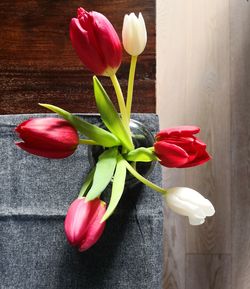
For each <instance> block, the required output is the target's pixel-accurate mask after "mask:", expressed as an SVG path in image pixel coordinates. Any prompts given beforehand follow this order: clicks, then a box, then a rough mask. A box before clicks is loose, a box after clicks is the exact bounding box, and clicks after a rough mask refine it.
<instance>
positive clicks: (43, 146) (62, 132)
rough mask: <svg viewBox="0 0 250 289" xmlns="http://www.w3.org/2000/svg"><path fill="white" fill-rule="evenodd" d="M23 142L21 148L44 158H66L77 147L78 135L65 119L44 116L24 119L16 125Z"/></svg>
mask: <svg viewBox="0 0 250 289" xmlns="http://www.w3.org/2000/svg"><path fill="white" fill-rule="evenodd" d="M16 132H17V133H18V134H19V136H20V138H21V139H22V140H23V142H17V143H16V145H17V146H19V147H20V148H21V149H23V150H25V151H27V152H29V153H31V154H34V155H38V156H42V157H46V158H56V159H59V158H66V157H68V156H70V155H72V154H73V153H74V151H75V149H76V148H77V145H78V142H79V137H78V134H77V131H76V129H75V128H74V127H73V126H71V125H70V123H68V122H67V121H66V120H63V119H59V118H53V117H46V118H33V119H29V120H26V121H24V122H22V123H21V124H19V125H18V126H17V127H16Z"/></svg>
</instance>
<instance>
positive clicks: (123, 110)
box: [110, 74, 131, 134]
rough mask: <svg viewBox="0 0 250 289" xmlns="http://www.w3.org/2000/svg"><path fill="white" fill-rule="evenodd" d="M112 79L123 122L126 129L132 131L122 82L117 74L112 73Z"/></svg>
mask: <svg viewBox="0 0 250 289" xmlns="http://www.w3.org/2000/svg"><path fill="white" fill-rule="evenodd" d="M110 79H111V81H112V83H113V86H114V89H115V92H116V96H117V100H118V104H119V108H120V112H121V116H122V123H123V124H124V126H125V128H126V130H127V131H128V132H129V133H130V129H129V118H128V114H127V110H126V106H125V101H124V97H123V93H122V90H121V86H120V83H119V81H118V79H117V77H116V75H115V74H112V75H110ZM130 134H131V133H130Z"/></svg>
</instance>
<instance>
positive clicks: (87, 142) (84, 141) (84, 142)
mask: <svg viewBox="0 0 250 289" xmlns="http://www.w3.org/2000/svg"><path fill="white" fill-rule="evenodd" d="M79 144H82V145H99V144H98V143H97V142H96V141H94V140H92V139H79Z"/></svg>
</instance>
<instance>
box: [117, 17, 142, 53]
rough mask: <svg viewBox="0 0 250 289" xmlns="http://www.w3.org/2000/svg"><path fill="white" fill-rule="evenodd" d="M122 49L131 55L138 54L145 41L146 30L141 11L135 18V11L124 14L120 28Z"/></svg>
mask: <svg viewBox="0 0 250 289" xmlns="http://www.w3.org/2000/svg"><path fill="white" fill-rule="evenodd" d="M122 42H123V46H124V49H125V50H126V51H127V53H128V54H130V55H132V56H138V55H140V54H141V53H142V52H143V50H144V49H145V46H146V43H147V30H146V26H145V22H144V19H143V16H142V14H141V13H139V17H138V18H137V17H136V15H135V13H130V14H129V15H127V14H126V15H125V16H124V20H123V28H122Z"/></svg>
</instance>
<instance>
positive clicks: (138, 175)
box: [124, 160, 167, 195]
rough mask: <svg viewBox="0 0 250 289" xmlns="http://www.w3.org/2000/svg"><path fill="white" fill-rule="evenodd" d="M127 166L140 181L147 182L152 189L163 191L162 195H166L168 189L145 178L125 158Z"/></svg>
mask: <svg viewBox="0 0 250 289" xmlns="http://www.w3.org/2000/svg"><path fill="white" fill-rule="evenodd" d="M124 162H125V165H126V168H127V169H128V171H129V172H130V173H131V174H132V175H133V176H134V177H135V178H137V179H138V180H139V181H140V182H142V183H143V184H145V185H146V186H148V187H150V188H151V189H153V190H155V191H157V192H159V193H161V194H162V195H165V194H166V193H167V191H166V190H165V189H163V188H161V187H159V186H157V185H156V184H154V183H152V182H150V181H149V180H148V179H146V178H144V177H143V176H142V175H140V174H139V173H138V172H137V171H136V170H135V169H134V168H133V167H132V166H131V165H130V164H129V163H128V162H127V161H126V160H124Z"/></svg>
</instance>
